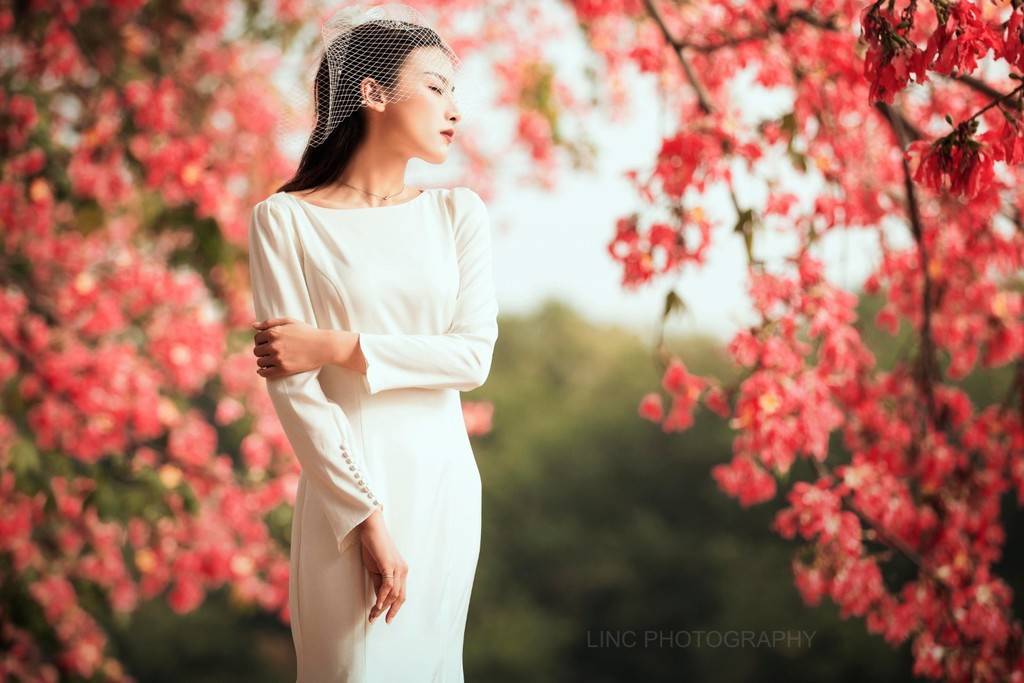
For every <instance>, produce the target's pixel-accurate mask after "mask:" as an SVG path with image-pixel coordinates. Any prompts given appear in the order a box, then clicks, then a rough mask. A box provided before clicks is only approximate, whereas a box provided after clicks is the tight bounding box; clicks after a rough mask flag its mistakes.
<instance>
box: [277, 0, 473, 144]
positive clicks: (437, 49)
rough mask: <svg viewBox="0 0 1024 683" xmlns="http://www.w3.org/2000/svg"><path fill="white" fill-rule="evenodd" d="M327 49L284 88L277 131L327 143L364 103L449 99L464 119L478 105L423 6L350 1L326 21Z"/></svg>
mask: <svg viewBox="0 0 1024 683" xmlns="http://www.w3.org/2000/svg"><path fill="white" fill-rule="evenodd" d="M320 33H321V47H320V50H319V52H318V53H317V54H316V55H315V56H314V57H313V59H312V61H307V62H305V64H304V66H303V67H302V69H301V71H300V74H299V77H298V79H297V81H296V82H293V83H291V84H290V85H289V86H287V87H286V88H285V92H284V100H285V101H284V106H285V108H286V109H285V112H284V115H283V116H282V117H281V119H280V121H279V123H278V133H279V134H285V135H287V134H295V133H297V132H299V133H302V134H305V133H306V131H311V132H310V133H309V138H308V140H307V144H308V145H310V146H314V147H315V146H319V145H321V144H323V143H324V142H325V141H326V140H327V139H328V138H329V137H330V135H331V133H332V132H334V130H335V129H336V128H337V126H338V124H339V123H341V122H342V121H344V120H345V119H346V118H348V117H349V116H351V115H352V114H353V113H354V112H356V111H357V110H358V109H359V108H360V107H365V106H370V105H371V104H374V105H375V104H378V103H385V104H388V103H393V102H399V101H401V100H404V99H406V98H409V97H413V96H417V97H438V98H447V102H446V103H445V104H446V111H454V112H456V113H458V115H459V117H460V118H462V117H464V116H465V114H466V112H467V110H468V109H470V108H474V105H473V103H472V100H475V99H476V98H467V97H466V94H467V93H465V92H463V91H462V89H460V88H458V87H457V86H456V80H457V77H458V75H459V71H460V66H461V59H460V58H459V57H458V55H456V54H455V51H454V50H453V49H452V48H451V47H450V46H449V45H448V43H447V42H445V41H444V40H443V39H442V38H441V37H440V36H439V35H438V34H437V33H436V32H435V31H434V29H433V28H431V27H430V25H429V24H428V22H427V20H426V18H425V17H424V16H423V15H422V14H421V13H420V12H418V11H417V10H415V9H413V8H412V7H409V6H408V5H403V4H397V3H392V4H383V5H372V6H371V5H360V4H346V5H344V6H342V7H341V8H339V9H338V10H336V11H334V12H333V13H332V14H331V15H330V17H328V18H327V19H326V20H325V21H324V23H323V25H322V27H321V32H320Z"/></svg>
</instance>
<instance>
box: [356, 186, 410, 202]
mask: <svg viewBox="0 0 1024 683" xmlns="http://www.w3.org/2000/svg"><path fill="white" fill-rule="evenodd" d="M342 185H348V187H351V188H352V189H353V190H359V191H360V192H362V193H363V194H368V195H370V196H371V197H379V198H380V200H381V201H382V202H386V201H387V200H389V199H391V198H392V197H394V196H395V195H396V194H402V192H404V191H405V185H402V189H401V190H399V191H398V192H392V193H391V194H374V193H372V192H367V191H366V190H364V189H362V188H360V187H356V186H355V185H349V184H348V183H342Z"/></svg>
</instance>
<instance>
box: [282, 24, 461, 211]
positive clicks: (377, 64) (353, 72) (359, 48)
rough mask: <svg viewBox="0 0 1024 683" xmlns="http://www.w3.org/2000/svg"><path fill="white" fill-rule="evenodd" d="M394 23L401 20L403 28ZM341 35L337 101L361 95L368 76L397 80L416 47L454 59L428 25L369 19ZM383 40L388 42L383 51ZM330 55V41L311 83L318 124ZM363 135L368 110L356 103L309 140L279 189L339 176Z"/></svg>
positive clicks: (323, 117)
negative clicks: (314, 141)
mask: <svg viewBox="0 0 1024 683" xmlns="http://www.w3.org/2000/svg"><path fill="white" fill-rule="evenodd" d="M396 24H402V25H403V26H404V28H399V27H397V26H396ZM341 39H342V38H336V39H335V40H336V41H337V40H341ZM345 39H346V40H348V41H349V42H348V44H347V45H346V46H345V66H346V68H348V69H349V70H348V71H346V72H345V73H342V74H341V78H340V83H339V86H338V87H339V88H340V92H339V93H338V94H336V101H345V99H348V98H360V99H361V98H362V95H361V93H360V92H359V87H360V84H361V83H362V81H363V79H364V78H366V77H370V78H373V79H374V80H376V81H377V82H378V83H380V84H381V85H384V84H392V87H393V86H395V85H397V79H398V75H399V71H400V70H401V68H402V65H403V64H404V63H405V59H406V57H407V56H408V55H409V53H410V52H412V51H413V50H415V49H417V48H421V47H437V48H440V49H442V50H444V51H445V52H448V53H449V55H450V56H452V57H453V58H454V55H451V52H450V50H449V48H448V47H447V46H446V45H445V43H444V41H442V40H441V37H440V36H438V35H437V33H435V32H434V31H433V30H432V29H430V28H428V27H426V26H421V25H418V24H410V23H407V22H396V21H394V20H384V21H381V20H374V21H367V22H365V23H362V24H360V25H358V26H357V27H355V28H354V29H353V30H352V31H351V33H350V34H349V35H348V36H347V37H346V38H345ZM333 45H334V44H333V43H332V46H333ZM381 45H387V46H388V47H387V48H385V49H383V50H382V49H381ZM330 54H331V46H329V47H328V49H327V50H325V51H324V56H323V57H322V58H321V60H320V66H319V67H318V68H317V72H316V76H317V77H316V79H315V83H314V86H313V101H314V102H316V122H317V124H318V125H319V124H320V123H321V122H326V121H327V120H328V111H329V105H330V101H329V100H330V91H329V89H328V88H327V87H326V86H325V84H327V83H329V82H330V71H329V61H328V60H329V55H330ZM385 87H387V86H385ZM365 137H366V109H365V108H364V107H357V108H356V110H355V111H354V112H353V113H352V114H350V115H349V116H347V117H346V118H344V119H342V120H341V122H339V123H338V125H336V126H335V127H334V130H332V131H331V134H330V135H328V136H327V139H325V140H324V141H323V142H322V143H321V144H319V145H316V146H313V145H311V144H309V143H308V142H307V144H306V149H305V150H304V151H303V152H302V158H301V159H300V160H299V167H298V168H297V169H296V171H295V174H294V175H293V176H292V177H291V179H290V180H288V182H286V183H285V184H284V185H282V186H281V187H279V188H278V189H277V191H278V192H294V191H301V190H309V189H316V188H319V187H323V186H325V185H329V184H331V183H333V182H334V181H336V180H337V179H338V178H340V177H341V174H342V173H343V172H344V170H345V167H346V166H348V162H349V161H350V160H351V159H352V155H353V154H355V152H356V150H357V149H358V148H359V145H360V144H361V143H362V142H363V139H364V138H365Z"/></svg>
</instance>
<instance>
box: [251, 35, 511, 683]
mask: <svg viewBox="0 0 1024 683" xmlns="http://www.w3.org/2000/svg"><path fill="white" fill-rule="evenodd" d="M325 40H326V37H325ZM342 40H343V41H344V43H343V47H344V50H341V49H340V48H339V49H334V48H333V47H331V46H334V47H337V46H339V45H342V42H341V41H342ZM339 55H343V57H339ZM332 59H333V60H335V61H331V60H332ZM456 64H457V58H455V57H454V55H453V54H452V53H451V51H450V49H449V48H448V47H447V46H446V45H445V44H444V43H443V41H441V39H440V38H439V37H438V36H437V34H436V33H434V32H433V31H432V30H430V29H429V28H426V27H425V26H423V25H420V24H416V25H411V24H410V23H409V22H406V23H403V24H401V25H396V24H394V23H393V22H390V21H367V22H363V23H360V24H358V25H355V24H350V25H348V26H347V27H346V28H345V30H344V31H343V32H339V37H338V38H335V39H334V40H333V42H331V43H330V44H329V47H328V49H327V50H325V52H324V56H323V58H322V62H321V65H320V71H319V72H318V82H317V88H318V92H317V95H316V97H317V126H316V129H315V130H314V135H313V136H311V139H310V142H309V143H308V145H307V147H306V150H305V152H304V154H303V156H302V159H301V162H300V165H299V168H298V170H297V172H296V173H295V176H294V177H293V178H292V179H291V180H289V181H288V182H287V183H286V184H285V185H283V186H282V187H281V188H280V189H279V190H278V191H277V192H275V193H274V194H272V195H270V196H269V197H267V198H266V199H264V200H263V201H261V202H260V203H258V204H257V205H256V206H255V207H254V208H253V212H252V217H251V221H250V224H249V263H250V275H251V280H252V293H253V303H254V308H255V313H256V317H257V318H258V321H257V322H256V323H254V327H255V328H256V329H257V330H258V331H257V332H256V333H255V336H254V344H255V347H254V353H255V355H256V357H257V365H258V366H259V369H258V372H259V373H260V374H261V375H262V376H263V377H265V378H266V379H267V390H268V392H269V394H270V397H271V399H272V403H273V405H274V408H275V411H276V413H277V415H278V418H279V419H280V421H281V425H282V427H283V429H284V432H285V434H286V436H287V437H288V440H289V442H290V444H291V446H292V449H293V450H294V452H295V454H296V456H297V457H298V459H299V461H300V464H301V468H302V475H301V477H300V479H299V487H298V492H297V497H296V501H295V516H294V520H293V523H292V538H291V555H290V559H291V578H290V586H289V588H290V594H289V607H290V612H291V626H292V636H293V639H294V643H295V650H296V656H297V662H298V682H299V683H327V682H328V681H329V682H330V683H339V682H341V681H372V682H373V683H380V682H387V681H403V682H415V681H462V680H463V670H462V644H463V635H464V631H465V624H466V614H467V610H468V607H469V598H470V592H471V589H472V585H473V579H474V575H475V571H476V564H477V558H478V556H479V549H480V529H481V525H480V513H481V487H480V474H479V470H478V469H477V465H476V460H475V458H474V454H473V451H472V449H471V446H470V441H469V438H468V435H467V432H466V425H465V422H464V420H463V416H462V408H461V403H460V393H459V392H461V391H468V390H471V389H474V388H476V387H478V386H480V385H481V384H483V383H484V381H485V379H486V378H487V375H488V373H489V371H490V366H491V357H492V352H493V349H494V344H495V341H496V340H497V336H498V327H497V314H498V307H497V302H496V300H495V294H494V283H493V278H492V261H491V239H490V224H489V220H488V213H487V208H486V206H485V205H484V203H483V202H482V201H481V199H480V197H479V196H478V195H477V194H476V193H475V192H474V191H473V190H471V189H469V188H466V187H455V188H453V189H414V188H408V187H406V186H405V184H404V174H405V169H406V165H407V163H408V161H409V159H411V158H412V157H418V158H421V159H423V160H425V161H428V162H432V163H440V162H442V161H444V159H445V158H446V156H447V153H448V147H449V146H450V145H451V144H452V138H453V136H454V129H455V126H456V124H457V123H458V121H459V117H460V113H459V111H458V107H457V105H456V103H455V100H454V98H453V88H454V75H455V74H454V71H455V66H456ZM328 86H329V87H328ZM345 102H357V105H356V106H354V107H351V111H350V112H348V113H346V109H345V108H344V107H342V106H341V104H342V103H345ZM339 112H341V115H339ZM381 614H385V619H383V620H380V619H378V618H377V617H378V616H379V615H381Z"/></svg>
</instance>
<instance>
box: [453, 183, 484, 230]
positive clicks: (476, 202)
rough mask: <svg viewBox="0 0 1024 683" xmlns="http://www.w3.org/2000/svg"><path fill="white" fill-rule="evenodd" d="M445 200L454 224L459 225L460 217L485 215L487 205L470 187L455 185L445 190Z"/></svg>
mask: <svg viewBox="0 0 1024 683" xmlns="http://www.w3.org/2000/svg"><path fill="white" fill-rule="evenodd" d="M445 192H446V199H447V201H448V202H449V205H450V207H451V210H452V213H453V216H455V218H456V223H461V222H462V221H461V220H459V219H460V217H466V216H473V215H479V214H483V215H486V213H487V205H486V204H485V203H484V200H483V199H482V198H481V197H480V195H479V194H478V193H477V192H476V190H474V189H473V188H471V187H467V186H465V185H456V186H455V187H452V188H449V189H447V190H445Z"/></svg>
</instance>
